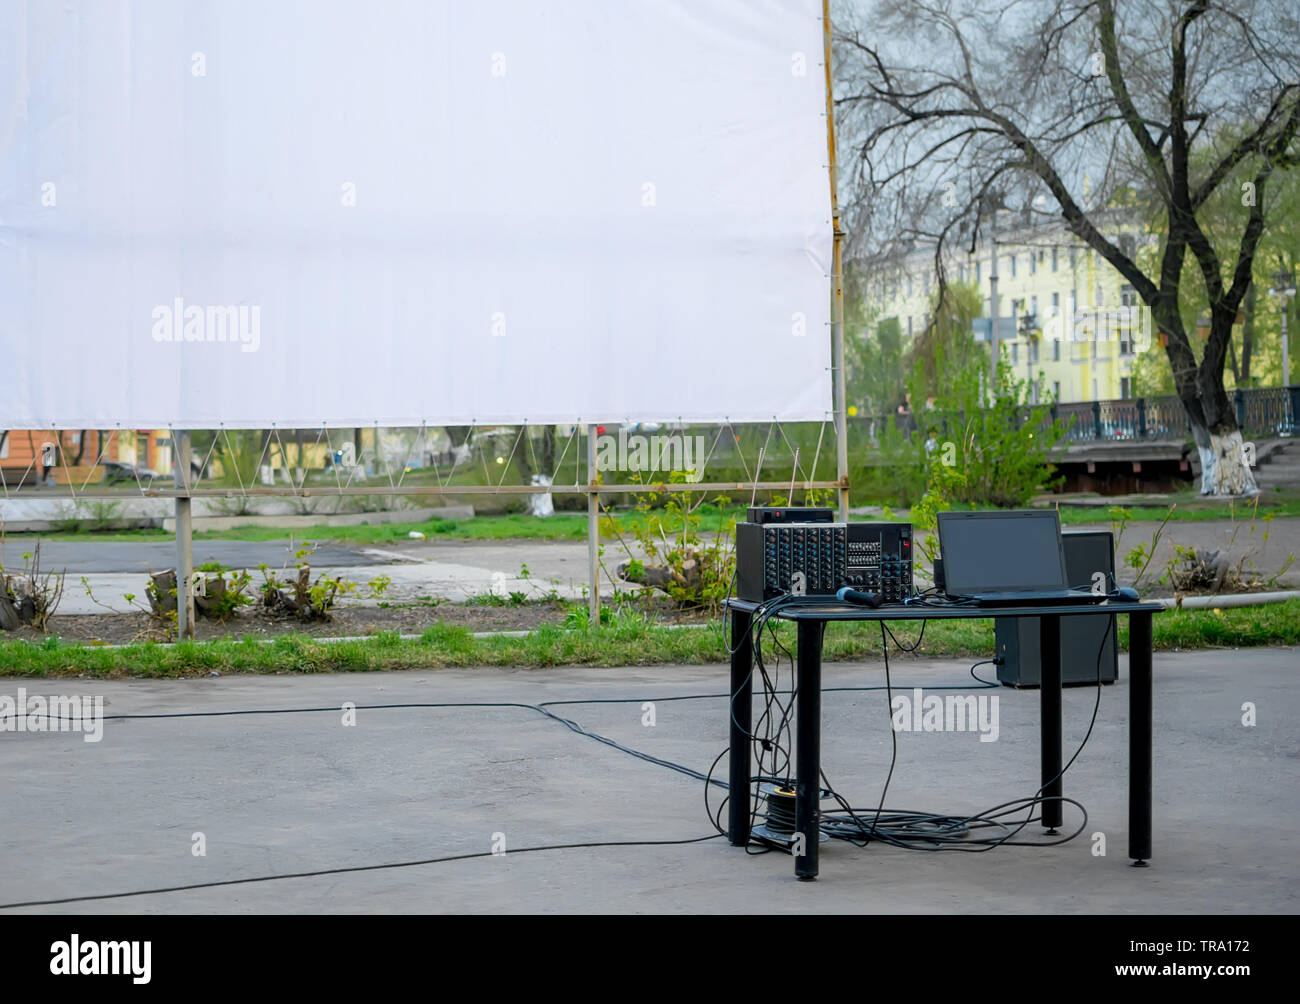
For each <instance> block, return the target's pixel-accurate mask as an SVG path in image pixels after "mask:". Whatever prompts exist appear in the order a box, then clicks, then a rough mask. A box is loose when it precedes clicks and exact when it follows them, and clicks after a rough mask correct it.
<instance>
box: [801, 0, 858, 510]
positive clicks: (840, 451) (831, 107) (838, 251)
mask: <svg viewBox="0 0 1300 1004" xmlns="http://www.w3.org/2000/svg"><path fill="white" fill-rule="evenodd" d="M822 29H823V31H822V34H823V45H824V49H825V52H824V60H823V62H824V63H825V65H826V147H827V151H828V154H829V157H830V161H829V170H830V181H831V226H832V228H833V231H832V233H833V236H832V238H831V249H832V250H831V273H832V275H831V297H832V299H831V367H832V369H833V370H834V380H833V382H832V384H831V395H832V396H831V407H832V408H833V409H834V411H835V467H836V477H837V479H838V480H839V483H840V484H839V490H838V495H839V499H838V508H839V519H840V521H841V522H847V521H848V518H849V423H848V404H847V402H846V398H847V396H848V391H847V382H846V377H845V371H844V367H845V363H844V231H843V230H842V229H841V228H840V199H839V192H838V191H837V185H838V182H837V180H836V155H835V103H834V100H833V98H834V92H833V89H832V85H831V14H830V0H822ZM814 473H815V472H814ZM790 504H791V505H793V504H794V497H793V493H791V498H790Z"/></svg>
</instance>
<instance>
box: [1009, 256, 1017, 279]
mask: <svg viewBox="0 0 1300 1004" xmlns="http://www.w3.org/2000/svg"><path fill="white" fill-rule="evenodd" d="M1009 257H1010V259H1011V278H1013V279H1014V278H1015V277H1016V256H1015V255H1010V256H1009Z"/></svg>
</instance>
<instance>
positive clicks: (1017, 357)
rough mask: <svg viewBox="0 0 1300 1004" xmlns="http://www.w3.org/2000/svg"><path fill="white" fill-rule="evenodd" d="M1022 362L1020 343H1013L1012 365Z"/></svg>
mask: <svg viewBox="0 0 1300 1004" xmlns="http://www.w3.org/2000/svg"><path fill="white" fill-rule="evenodd" d="M1018 362H1020V345H1019V344H1018V343H1017V342H1012V343H1011V365H1012V366H1014V365H1015V364H1016V363H1018Z"/></svg>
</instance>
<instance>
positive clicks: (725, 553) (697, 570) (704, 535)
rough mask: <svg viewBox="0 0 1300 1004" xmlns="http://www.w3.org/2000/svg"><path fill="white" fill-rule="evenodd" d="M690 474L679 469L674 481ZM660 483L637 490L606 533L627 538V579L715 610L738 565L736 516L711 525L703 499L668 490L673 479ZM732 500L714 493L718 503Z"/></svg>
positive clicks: (607, 521)
mask: <svg viewBox="0 0 1300 1004" xmlns="http://www.w3.org/2000/svg"><path fill="white" fill-rule="evenodd" d="M684 479H685V474H684V473H682V472H677V471H674V472H672V474H671V481H670V484H672V483H675V484H681V483H683V481H684ZM658 487H659V489H660V491H659V492H657V493H653V494H652V493H648V492H647V493H645V494H640V495H638V496H636V502H635V505H634V507H633V511H632V514H631V515H630V516H628V517H625V516H623V515H614V514H612V513H611V514H609V515H607V516H605V517H603V518H602V519H601V521H600V530H601V534H602V535H603V536H606V537H614V538H617V539H618V540H619V542H620V543H621V544H622V546H623V550H624V552H625V553H626V555H627V557H628V561H627V562H625V563H624V564H623V565H622V566H621V567H620V569H619V572H620V574H621V575H622V577H623V578H624V579H625V580H626V581H628V582H635V583H638V584H639V585H642V586H646V587H647V588H657V589H661V590H663V591H664V592H665V593H667V594H668V595H669V596H670V597H671V598H672V599H673V600H674V601H675V602H676V603H677V604H678V605H680V606H682V607H686V608H703V609H706V610H710V611H715V610H717V609H718V608H719V607H720V605H721V603H722V601H723V600H724V599H726V598H727V595H728V594H729V593H730V591H731V580H732V576H733V575H734V574H735V570H736V554H735V531H736V520H735V519H734V518H728V517H726V516H725V515H721V516H719V518H718V520H717V523H716V525H710V526H709V527H707V531H706V528H705V527H704V521H703V519H702V518H701V517H700V516H699V515H698V514H697V513H696V512H695V509H696V508H698V506H699V505H700V503H701V502H702V501H703V499H700V498H693V497H692V496H691V494H690V493H689V492H671V491H667V485H662V484H661V485H659V486H658ZM729 501H730V500H729V499H726V498H724V497H721V496H719V497H717V498H715V499H714V502H715V504H718V505H726V504H727V503H728V502H729ZM629 539H630V540H632V541H634V542H635V544H636V545H637V549H638V550H639V552H640V553H639V554H638V553H637V552H636V551H634V550H633V549H632V547H631V546H630V545H629V543H628V541H629ZM602 564H603V562H602Z"/></svg>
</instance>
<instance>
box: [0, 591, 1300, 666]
mask: <svg viewBox="0 0 1300 1004" xmlns="http://www.w3.org/2000/svg"><path fill="white" fill-rule="evenodd" d="M602 621H603V618H602ZM774 630H775V633H776V635H777V637H778V638H780V639H781V641H782V642H783V643H784V644H785V646H786V648H787V649H790V650H793V648H794V634H795V631H794V627H793V625H791V624H789V623H781V624H778V625H775V628H774ZM893 631H894V634H895V636H896V637H897V638H898V640H899V641H900V642H902V643H903V644H905V645H910V644H911V643H912V642H913V641H915V639H916V637H917V634H918V633H919V631H920V625H919V624H916V623H905V624H895V625H893ZM1119 641H1120V645H1121V647H1127V644H1128V622H1127V618H1123V617H1121V618H1120V630H1119ZM1153 642H1154V645H1155V648H1156V649H1157V650H1159V651H1169V650H1172V649H1179V650H1184V651H1185V650H1188V649H1197V648H1247V647H1252V646H1261V645H1297V644H1300V600H1288V601H1287V602H1286V603H1275V604H1269V605H1266V606H1260V607H1235V608H1230V609H1223V610H1219V611H1216V610H1171V611H1167V612H1165V613H1162V614H1157V615H1156V617H1155V626H1154V631H1153ZM992 652H993V621H992V620H991V619H982V620H961V621H933V622H932V623H930V624H929V625H928V626H927V628H926V632H925V639H924V642H923V643H922V645H921V647H920V648H919V649H918V653H917V654H919V655H922V656H928V657H938V656H969V657H973V658H987V657H988V656H989V655H990V654H991V653H992ZM879 654H880V629H879V628H878V627H877V626H876V625H875V624H874V623H862V622H858V623H848V624H832V625H831V626H830V627H829V628H828V629H827V632H826V647H825V657H826V659H827V660H828V661H842V660H868V661H869V660H875V659H877V658H879ZM890 657H891V658H896V657H901V656H900V655H898V654H897V652H896V650H895V651H891V653H890ZM726 661H727V650H726V647H725V645H724V643H723V635H722V631H721V629H720V626H719V625H717V624H713V625H708V626H706V627H703V628H698V629H671V628H666V627H662V626H657V625H655V624H653V623H651V622H650V621H649V620H648V618H644V617H640V616H637V615H635V614H624V613H619V614H617V615H615V616H614V618H613V619H612V620H611V621H610V622H609V623H603V622H602V624H601V625H600V626H599V627H597V628H595V629H594V630H592V629H585V630H572V629H566V628H565V627H564V626H562V625H559V624H548V625H545V626H543V627H540V628H538V629H537V630H535V631H533V632H531V633H529V634H528V635H526V636H523V637H506V636H496V637H488V638H475V637H474V636H473V635H472V634H471V633H470V632H469V630H468V629H467V628H465V627H463V626H458V625H450V624H436V625H434V626H432V627H430V628H428V629H427V630H425V632H424V633H423V634H422V635H421V636H420V637H419V638H418V639H415V640H411V639H403V638H401V637H399V636H398V635H396V634H395V633H393V632H384V633H381V634H379V635H376V636H374V637H372V638H368V639H365V640H361V641H346V642H323V641H318V640H315V639H313V638H310V637H308V636H304V635H286V636H283V637H280V638H276V639H275V640H274V641H271V642H261V641H258V640H256V639H254V638H251V637H245V638H242V639H223V640H220V641H210V642H182V643H180V644H177V645H158V644H154V643H151V642H149V643H143V644H136V645H129V646H126V647H124V648H117V649H114V648H108V647H105V646H96V645H83V644H72V643H67V642H63V641H60V640H58V639H54V638H47V639H45V640H44V641H43V642H40V643H30V642H26V641H0V676H14V677H60V676H86V677H92V678H128V677H138V678H168V677H192V676H206V675H208V674H209V673H210V672H212V671H214V670H215V671H216V672H219V673H265V674H271V673H333V672H361V673H364V672H374V671H379V670H399V669H436V668H443V667H479V666H484V667H490V666H510V667H536V668H545V667H549V666H608V667H616V666H646V665H663V664H679V665H680V664H709V663H714V664H716V663H724V662H726Z"/></svg>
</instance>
